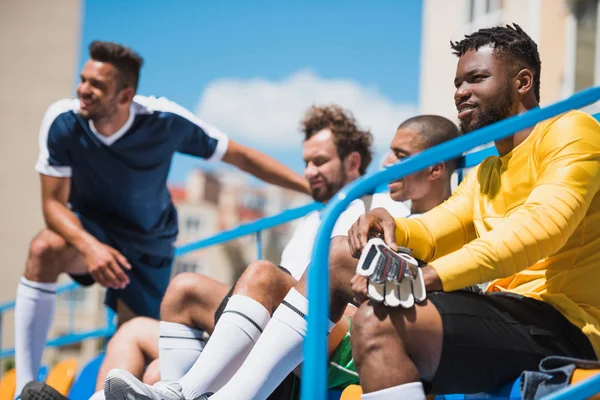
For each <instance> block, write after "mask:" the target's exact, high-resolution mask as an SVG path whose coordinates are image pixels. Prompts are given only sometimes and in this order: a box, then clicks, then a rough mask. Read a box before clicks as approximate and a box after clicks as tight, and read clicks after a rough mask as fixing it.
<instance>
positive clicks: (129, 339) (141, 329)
mask: <svg viewBox="0 0 600 400" xmlns="http://www.w3.org/2000/svg"><path fill="white" fill-rule="evenodd" d="M147 320H150V318H145V317H137V318H133V319H130V320H129V321H127V322H125V323H123V324H122V325H121V326H120V327H119V329H117V331H116V332H115V334H114V335H113V337H112V338H111V339H110V340H109V341H108V344H107V346H106V351H107V353H115V354H118V353H119V351H120V349H122V348H130V347H132V346H136V347H139V344H138V341H139V339H140V336H141V335H143V334H144V333H145V332H148V324H147ZM150 321H153V320H150ZM154 322H155V323H157V322H156V321H154Z"/></svg>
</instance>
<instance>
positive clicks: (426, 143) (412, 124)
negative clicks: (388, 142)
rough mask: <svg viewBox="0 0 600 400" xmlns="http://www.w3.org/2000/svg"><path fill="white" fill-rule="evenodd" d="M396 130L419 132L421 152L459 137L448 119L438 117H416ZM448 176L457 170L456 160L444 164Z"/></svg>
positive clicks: (458, 133)
mask: <svg viewBox="0 0 600 400" xmlns="http://www.w3.org/2000/svg"><path fill="white" fill-rule="evenodd" d="M398 129H411V130H415V131H417V132H419V141H420V145H421V147H422V149H423V150H425V149H428V148H430V147H433V146H437V145H438V144H440V143H444V142H447V141H448V140H452V139H455V138H457V137H459V136H460V131H459V130H458V127H457V126H456V125H455V124H454V123H453V122H452V121H450V120H449V119H448V118H444V117H442V116H440V115H430V114H426V115H418V116H416V117H412V118H409V119H407V120H406V121H404V122H403V123H401V124H400V126H399V127H398ZM446 165H447V167H448V173H449V175H450V174H452V173H453V172H454V171H455V170H456V168H458V160H457V159H452V160H449V161H447V162H446Z"/></svg>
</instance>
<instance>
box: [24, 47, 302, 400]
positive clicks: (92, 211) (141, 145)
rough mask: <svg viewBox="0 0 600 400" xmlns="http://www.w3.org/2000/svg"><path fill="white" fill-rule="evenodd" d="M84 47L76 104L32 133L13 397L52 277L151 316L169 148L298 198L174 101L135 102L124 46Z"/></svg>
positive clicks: (280, 170)
mask: <svg viewBox="0 0 600 400" xmlns="http://www.w3.org/2000/svg"><path fill="white" fill-rule="evenodd" d="M89 51H90V59H89V60H88V61H87V62H86V63H85V65H84V67H83V70H82V71H81V75H80V76H81V82H80V83H79V85H78V87H77V99H65V100H60V101H58V102H56V103H54V104H52V105H51V106H50V107H49V108H48V111H47V112H46V114H45V116H44V118H43V120H42V126H41V129H40V140H39V144H40V152H39V158H38V161H37V164H36V170H37V171H38V172H39V173H40V178H41V191H42V209H43V214H44V218H45V221H46V226H47V228H46V229H44V230H42V231H41V232H40V233H39V234H38V235H37V236H36V237H35V238H34V239H33V241H32V243H31V246H30V251H29V256H28V259H27V263H26V267H25V273H24V276H23V277H22V278H21V282H20V284H19V287H18V290H17V298H16V310H15V329H16V333H15V338H16V343H15V350H16V363H17V391H16V393H17V395H18V394H19V393H20V391H21V389H22V388H23V386H24V385H25V384H26V383H27V382H28V381H31V380H33V379H34V377H35V376H36V375H37V371H38V369H39V367H40V359H41V356H42V352H43V349H44V345H45V340H46V335H47V333H48V329H49V327H50V323H51V321H52V318H53V315H54V306H55V300H56V280H57V278H58V276H59V275H60V274H61V273H65V272H66V273H68V274H70V275H71V276H72V277H73V279H75V280H76V281H77V282H79V283H81V284H83V285H91V284H93V283H94V282H98V283H99V284H101V285H102V286H104V287H106V288H107V289H108V290H107V293H106V303H107V304H108V305H109V306H111V307H112V308H116V306H117V300H120V302H119V304H124V305H125V306H126V307H127V308H128V309H129V310H130V311H132V312H133V313H134V314H137V315H143V316H149V317H153V318H158V316H159V305H160V301H161V299H162V297H163V294H164V292H165V290H166V287H167V284H168V282H169V277H170V275H171V262H172V259H173V252H174V248H173V243H174V241H175V238H176V236H177V213H176V211H175V207H174V206H173V203H172V202H171V197H170V195H169V191H168V190H167V186H166V181H167V175H168V173H169V168H170V164H171V159H172V157H173V155H174V153H175V152H182V153H186V154H190V155H194V156H198V157H201V158H204V159H207V160H223V161H225V162H227V163H230V164H232V165H234V166H237V167H238V168H240V169H242V170H244V171H246V172H249V173H251V174H253V175H254V176H256V177H258V178H260V179H262V180H264V181H266V182H269V183H272V184H276V185H280V186H283V187H287V188H290V189H293V190H297V191H300V192H304V193H308V191H309V187H308V182H307V181H306V180H305V179H304V178H302V177H301V176H299V175H298V174H296V173H294V172H293V171H291V170H290V169H289V168H287V167H285V166H284V165H282V164H281V163H279V162H277V161H275V160H274V159H272V158H271V157H268V156H266V155H264V154H262V153H260V152H258V151H256V150H253V149H250V148H248V147H245V146H242V145H241V144H238V143H236V142H234V141H233V140H230V139H228V137H227V136H226V135H225V134H223V133H222V132H220V131H219V130H217V129H216V128H214V127H212V126H210V125H208V124H206V123H204V122H203V121H200V120H199V119H198V118H196V117H195V116H194V115H193V114H192V113H191V112H189V111H187V110H186V109H184V108H182V107H181V106H179V105H177V104H175V103H173V102H171V101H169V100H167V99H165V98H155V97H144V96H136V95H135V93H136V90H137V87H138V80H139V74H140V68H141V66H142V58H141V57H140V56H139V55H138V54H136V53H134V52H133V51H132V50H131V49H129V48H127V47H124V46H121V45H118V44H115V43H110V42H100V41H95V42H92V43H91V45H90V47H89ZM118 311H119V312H121V311H122V310H121V309H119V310H118Z"/></svg>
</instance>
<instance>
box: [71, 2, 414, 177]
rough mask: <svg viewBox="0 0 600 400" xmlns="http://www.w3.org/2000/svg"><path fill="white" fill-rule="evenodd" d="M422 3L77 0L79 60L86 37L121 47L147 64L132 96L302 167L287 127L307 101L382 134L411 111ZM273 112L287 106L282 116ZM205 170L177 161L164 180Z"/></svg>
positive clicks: (294, 136) (84, 54)
mask: <svg viewBox="0 0 600 400" xmlns="http://www.w3.org/2000/svg"><path fill="white" fill-rule="evenodd" d="M421 7H422V5H421V1H420V0H402V1H399V0H379V1H369V2H367V1H360V2H359V1H344V2H342V1H319V2H317V1H257V0H253V1H233V0H231V1H220V2H213V1H210V2H209V1H192V0H189V1H184V0H179V1H170V2H166V1H158V0H128V1H120V0H86V1H85V3H84V9H83V24H82V37H81V47H80V55H81V57H80V62H79V65H80V66H81V65H83V63H84V62H85V60H86V58H87V46H88V44H89V43H90V42H91V41H92V40H94V39H100V40H112V41H116V42H120V43H123V44H126V45H128V46H130V47H132V48H133V49H134V50H136V51H138V52H139V53H140V54H141V55H142V56H143V57H144V59H145V65H144V67H143V70H142V77H141V85H140V89H139V93H140V94H144V95H156V96H166V97H168V98H170V99H171V100H174V101H176V102H177V103H179V104H181V105H182V106H184V107H186V108H188V109H190V110H192V111H194V112H196V113H198V114H199V115H200V116H201V117H202V118H204V119H206V120H207V122H209V123H212V124H214V125H215V126H217V127H219V128H221V129H222V130H224V131H226V133H228V134H230V135H231V137H232V138H234V139H235V140H238V141H240V142H242V143H245V144H248V145H252V146H253V147H256V148H258V149H259V150H261V151H264V152H265V153H267V154H269V155H271V156H273V157H275V158H277V159H279V160H280V161H282V162H284V163H285V164H286V165H288V166H290V167H292V168H293V169H294V170H296V171H298V172H301V171H302V162H301V137H300V134H299V133H297V130H296V129H295V128H296V127H297V125H298V121H299V120H300V118H301V116H302V115H301V112H300V110H302V109H304V108H306V107H308V106H310V105H311V103H313V102H323V101H328V102H331V101H339V102H342V103H344V102H347V103H346V104H342V105H344V106H346V107H348V108H353V109H352V111H354V112H355V114H356V116H357V119H358V120H359V122H361V121H362V120H363V118H362V117H363V116H364V120H365V121H367V122H366V125H367V126H370V127H371V128H373V129H374V130H377V131H378V132H379V131H382V132H383V131H385V134H387V135H388V137H391V136H389V135H391V134H393V127H392V125H394V126H395V125H398V124H399V123H400V122H401V119H402V118H404V117H406V116H407V115H409V114H410V113H411V112H412V109H411V107H412V108H415V109H416V107H417V106H418V84H419V56H420V51H419V47H420V41H421V12H422V10H421ZM305 88H306V90H304V89H305ZM263 92H268V93H270V94H269V95H268V96H262V97H261V94H262V93H263ZM312 92H318V93H320V94H318V95H315V97H314V98H313V97H311V96H312V94H311V93H312ZM227 96H229V97H227ZM328 96H330V97H328ZM259 97H260V98H262V100H261V101H262V102H260V101H259V102H258V103H257V104H258V105H257V104H256V103H255V102H254V99H256V98H259ZM280 98H281V99H282V100H281V101H279V99H280ZM350 98H352V99H350ZM283 99H287V100H283ZM338 99H339V100H338ZM288 104H289V105H288ZM253 107H259V109H258V110H257V109H254V108H253ZM282 107H288V109H293V113H292V114H290V115H291V117H288V116H287V115H286V120H285V121H283V120H281V118H282V115H284V114H285V113H284V112H282V109H281V108H282ZM299 107H300V108H299ZM283 111H285V110H283ZM296 114H297V115H296ZM278 116H279V120H278V119H277V117H278ZM396 119H397V121H396ZM384 121H385V122H384ZM226 128H227V129H226ZM375 128H377V129H375ZM294 131H295V132H294ZM390 131H392V132H390ZM278 132H281V134H279V133H278ZM263 133H264V136H263ZM269 135H270V136H269ZM377 140H378V136H376V141H377ZM387 140H388V139H387V138H384V139H381V140H380V141H381V142H382V143H378V148H379V150H380V151H379V152H380V153H381V152H382V150H381V149H382V148H385V146H386V145H387V143H383V142H385V141H387ZM202 165H203V162H202V161H201V160H196V159H193V158H191V157H184V156H177V157H176V159H175V160H174V164H173V168H172V171H171V175H170V180H171V182H173V183H182V182H183V181H184V179H185V175H186V171H187V170H188V169H189V168H192V167H196V166H202Z"/></svg>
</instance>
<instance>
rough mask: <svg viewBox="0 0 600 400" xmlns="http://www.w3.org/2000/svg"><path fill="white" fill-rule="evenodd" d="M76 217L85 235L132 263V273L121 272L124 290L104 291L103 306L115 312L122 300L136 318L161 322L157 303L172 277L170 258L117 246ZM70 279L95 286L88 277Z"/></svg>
mask: <svg viewBox="0 0 600 400" xmlns="http://www.w3.org/2000/svg"><path fill="white" fill-rule="evenodd" d="M77 216H78V217H79V219H80V220H81V223H82V224H83V227H84V228H85V230H86V231H87V232H89V233H90V234H91V235H92V236H94V237H95V238H96V239H98V240H99V241H100V242H102V243H104V244H107V245H109V246H111V247H113V248H115V249H117V250H118V251H119V252H121V254H123V256H125V258H126V259H127V261H129V263H130V264H131V270H124V271H125V273H126V274H127V276H128V277H129V284H128V285H127V286H126V287H125V288H124V289H110V288H107V289H106V296H105V298H104V304H106V305H107V306H109V307H110V308H112V309H113V310H115V311H116V310H117V301H118V300H121V301H122V302H123V303H125V305H127V307H129V309H131V311H132V312H133V313H135V314H136V315H139V316H144V317H150V318H154V319H160V303H161V301H162V298H163V296H164V295H165V292H166V291H167V286H168V285H169V279H170V278H171V266H172V264H173V257H164V256H156V255H148V254H143V253H140V252H138V251H135V250H132V249H130V248H124V247H123V246H119V244H117V243H116V242H115V241H114V240H113V239H111V237H110V235H109V234H108V233H107V232H106V231H105V230H104V229H102V227H101V226H100V225H99V224H98V223H96V222H94V221H92V220H90V219H88V218H85V217H82V216H81V215H79V214H77ZM71 278H72V279H73V280H74V281H75V282H77V283H79V284H80V285H82V286H90V285H93V284H94V283H95V281H94V278H93V277H92V276H91V275H90V274H84V275H71Z"/></svg>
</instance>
